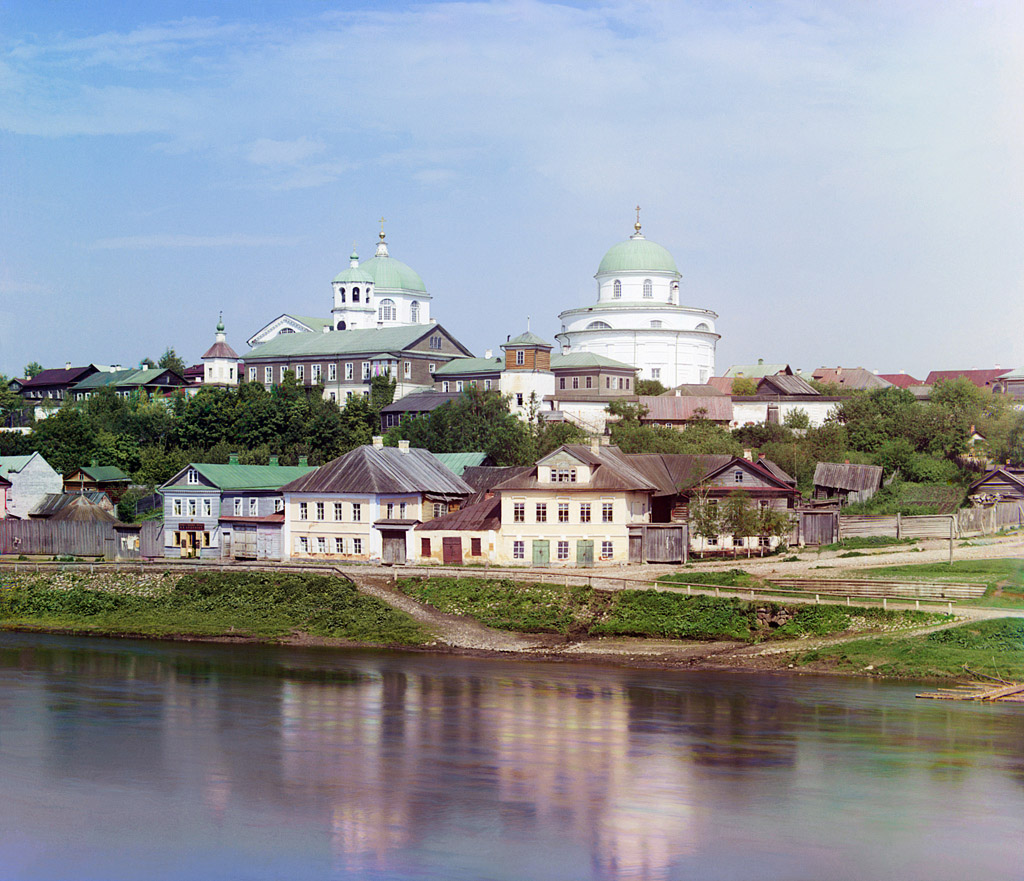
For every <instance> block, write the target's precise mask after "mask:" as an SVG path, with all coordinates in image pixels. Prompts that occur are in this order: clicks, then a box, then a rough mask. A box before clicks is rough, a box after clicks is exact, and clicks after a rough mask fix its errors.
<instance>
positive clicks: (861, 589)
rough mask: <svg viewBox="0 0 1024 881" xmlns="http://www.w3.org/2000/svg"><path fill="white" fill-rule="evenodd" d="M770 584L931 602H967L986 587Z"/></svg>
mask: <svg viewBox="0 0 1024 881" xmlns="http://www.w3.org/2000/svg"><path fill="white" fill-rule="evenodd" d="M772 584H774V585H776V587H779V588H782V589H783V590H800V591H804V592H806V593H824V594H830V595H838V596H849V597H880V596H886V597H902V598H909V599H930V600H948V599H957V600H966V599H971V598H972V597H980V596H984V595H985V589H986V585H984V584H975V583H972V582H936V581H893V580H888V579H884V580H883V579H871V578H780V577H779V576H773V577H772Z"/></svg>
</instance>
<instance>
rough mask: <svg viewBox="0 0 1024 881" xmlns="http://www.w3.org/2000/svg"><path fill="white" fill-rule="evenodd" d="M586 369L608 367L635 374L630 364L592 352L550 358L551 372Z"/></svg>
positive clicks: (555, 355) (572, 353) (570, 353)
mask: <svg viewBox="0 0 1024 881" xmlns="http://www.w3.org/2000/svg"><path fill="white" fill-rule="evenodd" d="M587 367H610V368H613V369H615V370H631V371H633V372H636V368H635V367H634V366H633V365H632V364H626V363H625V362H624V361H616V360H615V359H614V358H609V357H607V356H605V355H597V354H594V353H593V352H568V353H566V354H564V355H559V354H553V355H552V356H551V369H552V370H584V369H586V368H587Z"/></svg>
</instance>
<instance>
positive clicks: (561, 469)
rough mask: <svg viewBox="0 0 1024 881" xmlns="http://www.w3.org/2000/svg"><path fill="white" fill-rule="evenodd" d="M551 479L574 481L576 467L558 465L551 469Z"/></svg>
mask: <svg viewBox="0 0 1024 881" xmlns="http://www.w3.org/2000/svg"><path fill="white" fill-rule="evenodd" d="M551 479H552V480H553V481H554V482H555V483H575V482H576V469H575V468H570V467H569V466H568V465H559V466H558V467H557V468H555V469H553V470H552V472H551Z"/></svg>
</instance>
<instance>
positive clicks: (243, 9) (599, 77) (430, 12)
mask: <svg viewBox="0 0 1024 881" xmlns="http://www.w3.org/2000/svg"><path fill="white" fill-rule="evenodd" d="M1022 144H1024V4H1021V3H1019V2H977V3H966V2H950V3H936V2H934V0H924V2H919V3H886V4H870V3H862V2H849V3H822V2H780V3H749V2H744V3H720V2H703V3H697V2H671V3H669V2H635V3H634V2H607V3H600V2H598V3H560V4H555V3H542V2H535V0H509V2H463V3H379V2H377V3H370V2H366V3H362V4H360V3H352V2H341V3H336V2H327V0H324V2H313V0H309V2H293V3H287V4H285V3H270V2H257V3H254V2H246V3H238V4H230V3H225V4H216V3H207V2H204V3H199V2H173V0H170V2H160V3H141V2H140V3H131V4H124V3H116V4H114V3H109V4H106V3H103V2H90V3H61V2H55V0H24V2H9V0H0V187H2V192H0V196H2V198H0V371H3V372H6V373H8V374H11V373H20V370H21V368H22V366H23V365H24V364H25V363H26V362H28V361H29V360H33V359H36V360H39V361H41V362H43V363H44V364H45V365H46V366H62V365H63V363H64V361H65V360H70V361H72V362H74V363H75V364H80V363H87V362H89V361H95V362H98V363H115V362H119V363H122V364H126V365H127V364H130V363H137V362H138V360H139V359H141V358H142V357H144V356H146V355H149V356H152V357H157V356H159V355H160V353H161V352H163V350H164V348H166V346H168V345H173V346H175V347H176V349H177V350H178V352H179V353H180V354H181V355H182V356H183V357H184V358H185V360H186V361H188V362H189V363H193V362H195V361H196V360H197V359H198V356H199V355H200V354H201V353H202V352H203V351H204V349H205V348H206V347H207V346H208V345H209V344H210V342H211V341H212V336H213V327H214V325H215V324H216V322H217V312H218V310H221V309H223V311H224V321H225V323H226V325H227V328H228V339H229V341H230V342H231V343H232V344H233V345H234V346H235V348H236V349H237V350H238V351H240V352H242V351H243V350H245V342H244V341H245V339H246V338H247V337H248V336H249V335H250V334H252V333H253V332H254V331H255V330H256V329H258V328H259V327H260V326H262V325H263V324H264V323H265V322H266V321H268V320H269V319H271V318H273V317H275V316H276V315H278V314H280V313H281V312H285V311H288V312H296V313H299V314H318V315H320V314H322V315H326V314H327V313H328V310H329V308H330V286H329V285H330V279H331V278H332V277H333V276H334V275H335V274H336V273H337V272H338V271H339V270H341V269H342V268H344V267H345V266H346V265H347V257H348V254H349V251H350V250H351V248H352V244H353V242H355V243H356V244H357V247H358V249H359V251H360V254H361V255H363V256H364V257H366V256H372V250H373V247H374V244H375V241H376V234H377V231H378V224H377V218H379V217H380V216H381V215H382V214H383V215H384V216H385V217H386V218H387V220H388V223H387V232H388V241H389V245H390V248H391V253H392V255H393V256H395V257H398V258H399V259H401V260H404V261H405V262H407V263H409V264H410V265H411V266H412V267H413V268H415V269H416V270H417V271H418V272H419V273H420V274H421V275H422V276H423V278H424V279H425V281H426V283H427V287H428V289H429V290H430V292H431V293H432V294H433V295H434V303H433V314H434V316H435V317H436V318H437V319H438V320H439V321H440V322H441V323H442V324H444V325H445V326H446V327H447V328H448V329H449V330H450V331H451V332H452V333H453V334H454V335H455V336H456V337H458V338H459V339H461V340H462V341H463V342H464V343H465V344H466V345H468V346H469V347H470V348H471V349H473V350H474V351H475V352H476V353H477V354H482V353H483V350H484V349H486V348H495V349H496V348H497V346H498V344H499V343H500V342H501V341H503V340H504V339H505V337H506V335H507V334H509V333H512V334H515V333H518V332H520V331H521V330H523V329H525V326H526V318H527V316H528V315H529V316H531V317H532V321H531V326H532V329H533V330H534V331H535V332H537V333H540V334H542V335H543V336H545V337H546V338H548V339H549V340H553V337H554V334H555V333H556V332H557V330H558V322H557V314H558V312H559V311H561V310H562V309H566V308H569V307H572V306H576V305H581V304H584V303H589V302H591V301H593V299H594V298H595V284H594V281H593V278H592V276H593V273H594V271H595V270H596V268H597V264H598V262H599V261H600V259H601V256H602V254H603V253H604V251H605V250H606V249H607V248H608V247H610V246H611V245H612V244H614V243H615V242H616V241H619V240H621V239H623V238H625V237H626V236H627V235H628V234H629V233H630V232H631V225H632V222H633V212H632V207H633V205H635V204H636V203H637V202H639V203H640V204H641V205H642V206H643V218H642V219H643V224H644V232H645V233H646V234H647V235H648V237H649V238H651V239H653V240H654V241H657V242H659V243H660V244H662V245H664V246H665V247H667V248H668V249H669V250H670V251H671V252H672V253H673V254H674V256H675V258H676V262H677V264H678V265H679V268H680V270H681V272H682V274H683V282H682V290H683V296H682V299H683V300H684V302H687V303H689V304H691V305H696V306H701V307H706V308H710V309H714V310H715V311H717V312H718V313H719V314H720V316H721V317H720V319H719V323H718V330H719V332H720V333H721V334H722V340H721V342H720V343H719V350H718V372H720V373H721V372H724V370H725V368H727V367H728V366H729V365H730V364H732V363H737V362H749V361H753V360H756V359H757V358H758V357H763V358H765V360H767V361H788V362H790V363H791V364H793V366H794V367H797V366H799V367H803V368H807V369H813V368H814V367H817V366H819V365H825V364H827V365H836V364H843V365H846V366H864V367H867V368H869V369H877V370H881V371H883V372H889V371H897V370H900V369H905V370H907V371H909V372H911V373H915V375H918V376H919V377H921V378H923V374H924V373H926V372H927V371H928V370H929V369H933V368H934V369H940V368H959V367H971V366H978V367H989V366H993V365H994V364H996V363H998V364H1001V365H1003V366H1005V367H1008V368H1009V367H1015V366H1019V365H1020V364H1022V363H1024V334H1022V333H1021V328H1022V327H1024V289H1022V288H1024V216H1022V215H1024V175H1022V166H1021V158H1020V157H1021V145H1022Z"/></svg>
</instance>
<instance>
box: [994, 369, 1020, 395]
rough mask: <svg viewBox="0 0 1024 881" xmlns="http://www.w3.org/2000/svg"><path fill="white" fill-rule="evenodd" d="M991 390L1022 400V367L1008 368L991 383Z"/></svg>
mask: <svg viewBox="0 0 1024 881" xmlns="http://www.w3.org/2000/svg"><path fill="white" fill-rule="evenodd" d="M992 391H994V392H997V393H998V394H1001V395H1009V396H1010V397H1011V398H1015V399H1016V400H1018V401H1024V367H1018V368H1017V369H1016V370H1008V371H1006V373H1003V374H1002V375H1000V376H999V378H998V379H997V380H996V381H995V383H993V385H992Z"/></svg>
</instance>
